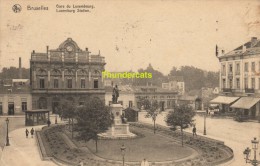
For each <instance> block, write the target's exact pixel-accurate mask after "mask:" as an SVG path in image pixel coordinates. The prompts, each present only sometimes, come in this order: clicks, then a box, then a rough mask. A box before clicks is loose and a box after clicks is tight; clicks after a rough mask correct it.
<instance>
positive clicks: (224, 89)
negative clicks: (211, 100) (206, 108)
mask: <svg viewBox="0 0 260 166" xmlns="http://www.w3.org/2000/svg"><path fill="white" fill-rule="evenodd" d="M222 91H223V92H224V93H231V92H232V89H231V88H223V89H222Z"/></svg>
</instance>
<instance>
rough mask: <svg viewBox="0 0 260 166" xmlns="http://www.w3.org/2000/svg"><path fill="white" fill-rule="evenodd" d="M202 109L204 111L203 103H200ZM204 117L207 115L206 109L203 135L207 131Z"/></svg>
mask: <svg viewBox="0 0 260 166" xmlns="http://www.w3.org/2000/svg"><path fill="white" fill-rule="evenodd" d="M202 110H203V111H204V105H203V103H202ZM206 117H207V111H206V110H205V113H204V131H203V135H207V132H206Z"/></svg>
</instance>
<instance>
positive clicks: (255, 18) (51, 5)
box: [0, 0, 260, 74]
mask: <svg viewBox="0 0 260 166" xmlns="http://www.w3.org/2000/svg"><path fill="white" fill-rule="evenodd" d="M0 2H1V5H0V69H2V68H3V67H10V66H15V67H18V58H19V57H22V66H23V67H26V68H29V60H30V56H31V52H32V50H35V51H36V52H46V46H47V45H48V46H49V48H50V49H56V48H58V46H59V45H60V44H61V43H62V42H63V41H65V40H66V39H67V38H69V37H71V38H72V39H73V40H74V41H75V42H76V43H77V44H78V45H79V47H80V48H81V49H85V48H86V47H88V49H89V50H90V51H91V53H92V54H98V52H99V51H100V53H101V55H102V56H104V57H105V60H106V63H107V64H106V66H105V68H106V70H107V71H111V72H113V71H128V70H132V71H137V70H138V69H139V68H146V67H147V66H148V64H149V63H151V64H152V66H153V67H154V69H157V70H159V71H161V72H163V73H164V74H168V73H169V72H170V70H171V69H172V67H173V66H175V67H180V66H185V65H188V66H194V67H197V68H201V69H204V70H210V71H218V70H219V61H218V59H217V58H216V56H215V47H216V44H217V45H218V46H219V48H220V49H224V50H225V52H229V51H231V50H232V49H235V48H236V47H238V46H240V45H242V44H243V43H245V42H247V41H249V40H250V39H251V37H258V38H260V1H259V0H250V1H247V0H243V1H239V0H238V1H231V0H218V1H214V0H208V1H206V0H198V1H195V0H187V1H180V0H176V1H169V0H161V1H159V0H151V1H147V0H139V1H135V0H131V1H130V0H125V1H123V0H111V1H109V2H107V1H105V0H99V1H90V0H87V1H84V0H82V1H79V0H76V1H69V0H59V1H57V0H45V1H40V0H33V1H29V0H13V1H9V0H0ZM14 4H19V5H20V6H21V7H22V10H21V12H19V13H14V12H13V10H12V7H13V5H14ZM73 4H74V5H84V4H85V5H93V6H94V8H93V9H90V12H78V13H77V12H76V13H71V12H67V13H64V12H57V11H56V10H60V8H57V5H58V6H62V5H64V6H65V7H66V6H67V5H70V6H72V5H73ZM28 5H29V6H34V7H36V6H44V7H48V10H40V11H39V10H37V11H35V10H34V11H33V10H27V7H28ZM70 9H71V8H70Z"/></svg>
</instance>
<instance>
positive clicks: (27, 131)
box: [25, 129, 29, 138]
mask: <svg viewBox="0 0 260 166" xmlns="http://www.w3.org/2000/svg"><path fill="white" fill-rule="evenodd" d="M25 135H26V138H28V135H29V130H28V129H26V130H25Z"/></svg>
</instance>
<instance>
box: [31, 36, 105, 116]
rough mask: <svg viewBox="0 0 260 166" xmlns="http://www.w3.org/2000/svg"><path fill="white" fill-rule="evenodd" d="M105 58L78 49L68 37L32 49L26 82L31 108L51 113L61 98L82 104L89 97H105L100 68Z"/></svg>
mask: <svg viewBox="0 0 260 166" xmlns="http://www.w3.org/2000/svg"><path fill="white" fill-rule="evenodd" d="M105 64H106V63H105V58H104V57H102V56H101V55H100V52H99V53H98V54H96V55H94V54H91V52H90V51H89V50H88V48H85V49H84V50H82V49H81V48H79V46H78V44H77V43H76V42H75V41H73V40H72V39H71V38H68V39H67V40H65V41H64V42H62V43H61V44H60V45H59V47H58V48H57V49H49V47H48V46H47V47H46V52H43V53H38V52H36V51H34V50H33V51H32V53H31V59H30V83H31V94H32V109H48V110H50V111H52V112H53V113H55V111H57V107H58V106H59V105H60V104H61V102H62V101H64V100H69V101H72V102H75V103H76V104H78V105H81V104H83V103H84V102H85V101H86V100H88V98H89V97H98V98H100V99H101V100H103V101H105V89H104V85H103V80H102V71H103V70H104V67H105Z"/></svg>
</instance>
